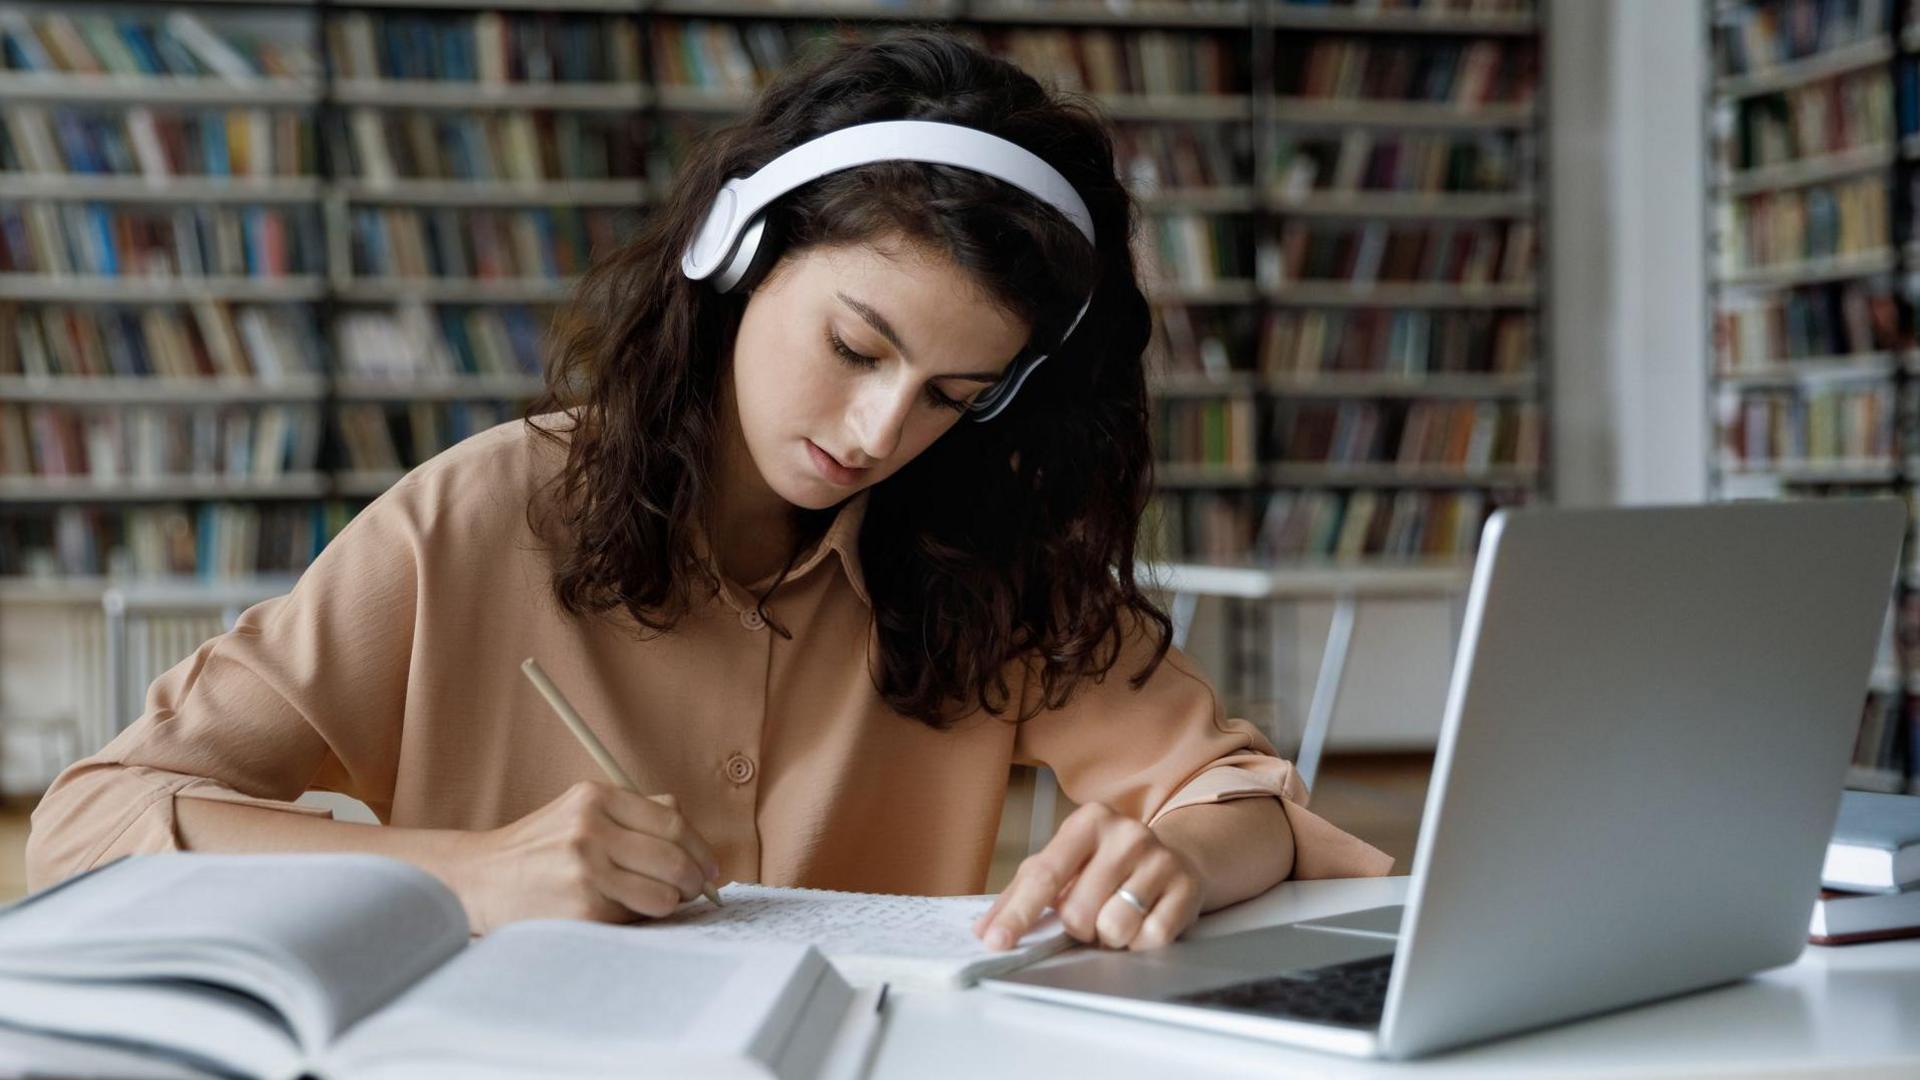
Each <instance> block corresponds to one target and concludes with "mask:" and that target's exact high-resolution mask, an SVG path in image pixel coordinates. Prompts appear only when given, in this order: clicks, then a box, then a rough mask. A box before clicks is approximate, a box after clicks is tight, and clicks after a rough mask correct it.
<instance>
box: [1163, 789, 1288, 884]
mask: <svg viewBox="0 0 1920 1080" xmlns="http://www.w3.org/2000/svg"><path fill="white" fill-rule="evenodd" d="M1153 831H1154V833H1155V834H1157V835H1158V836H1159V837H1160V842H1161V843H1163V844H1165V845H1167V846H1168V847H1170V848H1173V849H1174V850H1175V851H1178V852H1179V853H1180V854H1182V855H1185V856H1186V857H1187V858H1188V859H1189V860H1190V861H1191V862H1192V863H1193V867H1194V872H1195V873H1196V874H1197V875H1198V877H1199V879H1200V887H1201V901H1200V910H1201V911H1212V910H1214V909H1216V908H1223V907H1226V906H1227V905H1228V904H1234V903H1238V902H1240V901H1242V900H1245V899H1247V898H1248V897H1252V896H1258V895H1260V894H1261V893H1263V892H1265V891H1267V890H1268V889H1270V888H1272V887H1273V886H1275V885H1277V884H1279V883H1280V882H1281V881H1284V880H1286V877H1287V875H1288V874H1290V873H1292V872H1293V827H1292V826H1290V825H1288V824H1287V812H1286V811H1285V810H1283V809H1281V807H1280V800H1278V799H1267V798H1246V799H1229V800H1227V801H1225V802H1209V803H1195V804H1193V805H1191V806H1183V807H1181V808H1180V809H1178V810H1173V811H1170V812H1169V813H1168V814H1167V816H1165V817H1163V818H1161V819H1160V820H1159V821H1158V822H1156V823H1155V824H1154V826H1153Z"/></svg>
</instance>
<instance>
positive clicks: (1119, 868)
mask: <svg viewBox="0 0 1920 1080" xmlns="http://www.w3.org/2000/svg"><path fill="white" fill-rule="evenodd" d="M1203 899H1204V897H1203V896H1202V895H1201V885H1200V879H1199V876H1198V874H1196V872H1195V870H1194V866H1193V862H1192V860H1190V859H1189V858H1187V856H1185V855H1183V854H1181V853H1180V852H1179V851H1177V850H1175V849H1174V848H1171V847H1168V846H1167V845H1166V844H1165V843H1163V842H1162V841H1161V839H1160V837H1159V836H1158V835H1157V834H1155V833H1154V831H1153V830H1152V829H1149V828H1147V827H1146V826H1145V825H1143V824H1141V823H1140V822H1139V821H1137V820H1135V819H1133V818H1130V817H1127V816H1126V815H1124V814H1121V813H1119V812H1117V811H1114V810H1112V809H1109V808H1108V807H1107V806H1106V805H1104V804H1102V803H1087V804H1085V805H1083V806H1081V807H1080V808H1079V809H1077V810H1075V811H1074V812H1073V813H1072V814H1071V815H1069V816H1068V818H1067V820H1066V821H1064V822H1062V823H1061V825H1060V831H1059V832H1057V833H1055V834H1054V837H1053V839H1052V840H1051V841H1049V842H1048V843H1047V846H1046V847H1045V848H1043V849H1041V850H1040V851H1039V852H1036V853H1035V854H1033V855H1029V856H1028V857H1027V858H1026V859H1025V860H1024V861H1023V862H1021V864H1020V868H1019V869H1018V870H1016V871H1015V872H1014V875H1013V880H1012V881H1010V882H1008V883H1007V887H1006V888H1005V889H1003V890H1001V892H1000V895H999V897H998V898H996V899H995V900H994V902H993V906H992V907H990V908H988V909H987V911H986V913H985V914H984V915H981V916H980V917H979V918H978V919H976V920H974V924H973V932H974V935H975V936H976V937H980V938H983V939H985V940H986V943H987V945H988V946H989V947H991V948H994V949H1007V948H1011V947H1012V946H1013V944H1014V942H1017V941H1019V940H1020V938H1021V936H1022V935H1023V934H1025V933H1026V932H1027V930H1028V929H1029V928H1030V927H1032V926H1033V924H1034V923H1035V922H1037V921H1039V919H1040V916H1041V915H1042V914H1043V913H1044V912H1045V911H1046V909H1047V907H1048V906H1049V905H1051V906H1052V907H1053V908H1054V909H1055V910H1057V911H1058V912H1059V913H1060V922H1061V925H1063V926H1065V927H1066V930H1067V933H1068V934H1070V935H1072V936H1073V937H1074V938H1076V939H1078V940H1080V941H1085V942H1096V941H1097V942H1098V943H1099V944H1101V945H1104V946H1106V947H1107V948H1110V949H1154V948H1159V947H1160V946H1162V945H1165V944H1167V943H1168V942H1170V941H1172V940H1174V939H1175V938H1177V937H1179V936H1180V935H1181V934H1182V933H1184V932H1185V931H1186V929H1187V927H1189V926H1192V925H1193V921H1194V920H1195V919H1196V918H1198V917H1199V915H1200V909H1201V901H1202V900H1203ZM1133 901H1138V905H1137V906H1136V905H1135V903H1134V902H1133Z"/></svg>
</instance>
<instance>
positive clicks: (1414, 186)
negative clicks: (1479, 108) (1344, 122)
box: [1272, 128, 1533, 201]
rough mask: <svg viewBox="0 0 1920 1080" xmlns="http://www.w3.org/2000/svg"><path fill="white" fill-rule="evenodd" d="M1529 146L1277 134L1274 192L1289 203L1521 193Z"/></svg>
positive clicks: (1431, 137)
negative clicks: (1328, 196)
mask: <svg viewBox="0 0 1920 1080" xmlns="http://www.w3.org/2000/svg"><path fill="white" fill-rule="evenodd" d="M1529 145H1530V140H1529V139H1528V138H1527V137H1526V136H1524V135H1523V134H1522V133H1517V132H1482V133H1476V134H1421V133H1416V132H1385V131H1370V130H1368V129H1366V128H1349V129H1347V130H1346V131H1343V132H1338V133H1332V134H1330V133H1326V132H1318V131H1282V132H1277V133H1276V134H1275V136H1274V139H1273V143H1272V148H1273V153H1272V161H1273V176H1274V188H1275V191H1276V192H1277V193H1278V194H1279V195H1280V197H1281V198H1282V199H1283V200H1290V201H1298V200H1301V199H1304V198H1306V197H1307V196H1309V195H1313V194H1316V193H1321V192H1346V193H1351V192H1360V191H1379V192H1399V193H1404V194H1422V195H1434V194H1441V193H1448V194H1481V195H1487V194H1503V195H1517V194H1526V193H1530V192H1531V190H1532V172H1533V163H1532V161H1531V160H1530V155H1529V151H1528V149H1527V147H1528V146H1529Z"/></svg>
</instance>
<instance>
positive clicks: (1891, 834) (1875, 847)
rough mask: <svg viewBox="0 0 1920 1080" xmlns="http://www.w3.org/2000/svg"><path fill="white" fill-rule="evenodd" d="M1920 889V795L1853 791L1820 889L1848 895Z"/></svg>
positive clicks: (1843, 804) (1846, 796)
mask: <svg viewBox="0 0 1920 1080" xmlns="http://www.w3.org/2000/svg"><path fill="white" fill-rule="evenodd" d="M1915 883H1920V795H1887V794H1883V793H1881V792H1877V791H1848V792H1845V793H1843V794H1842V795H1841V797H1840V816H1839V819H1838V820H1836V821H1835V822H1834V826H1833V839H1832V840H1830V841H1828V843H1827V860H1826V863H1825V865H1823V866H1822V867H1821V868H1820V884H1821V886H1822V887H1824V888H1828V889H1842V890H1845V891H1848V892H1879V893H1890V892H1898V891H1900V890H1901V889H1902V888H1904V887H1906V886H1910V885H1913V884H1915Z"/></svg>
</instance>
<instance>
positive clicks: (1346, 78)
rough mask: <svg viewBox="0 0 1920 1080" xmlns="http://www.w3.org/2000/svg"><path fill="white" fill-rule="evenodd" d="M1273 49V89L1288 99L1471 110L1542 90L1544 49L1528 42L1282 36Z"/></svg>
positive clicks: (1527, 100) (1527, 98)
mask: <svg viewBox="0 0 1920 1080" xmlns="http://www.w3.org/2000/svg"><path fill="white" fill-rule="evenodd" d="M1274 51H1275V56H1274V89H1275V91H1276V92H1277V93H1278V94H1280V95H1281V96H1282V97H1289V98H1304V99H1309V100H1324V101H1347V102H1359V101H1373V102H1389V101H1390V102H1427V103H1432V104H1441V105H1449V106H1453V107H1455V108H1460V109H1469V108H1473V107H1475V106H1485V105H1492V104H1509V105H1527V104H1531V103H1532V101H1533V99H1534V96H1535V94H1536V93H1537V92H1538V89H1539V69H1538V50H1537V49H1536V47H1535V46H1534V43H1533V42H1532V41H1529V40H1525V39H1520V40H1502V39H1496V38H1473V37H1467V38H1465V39H1464V40H1460V41H1452V40H1432V41H1415V42H1406V41H1398V42H1381V41H1375V40H1370V39H1368V38H1364V37H1341V36H1332V35H1323V36H1315V37H1310V38H1304V39H1303V38H1297V37H1292V36H1284V37H1282V38H1280V39H1279V41H1278V42H1277V44H1276V48H1275V50H1274Z"/></svg>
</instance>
